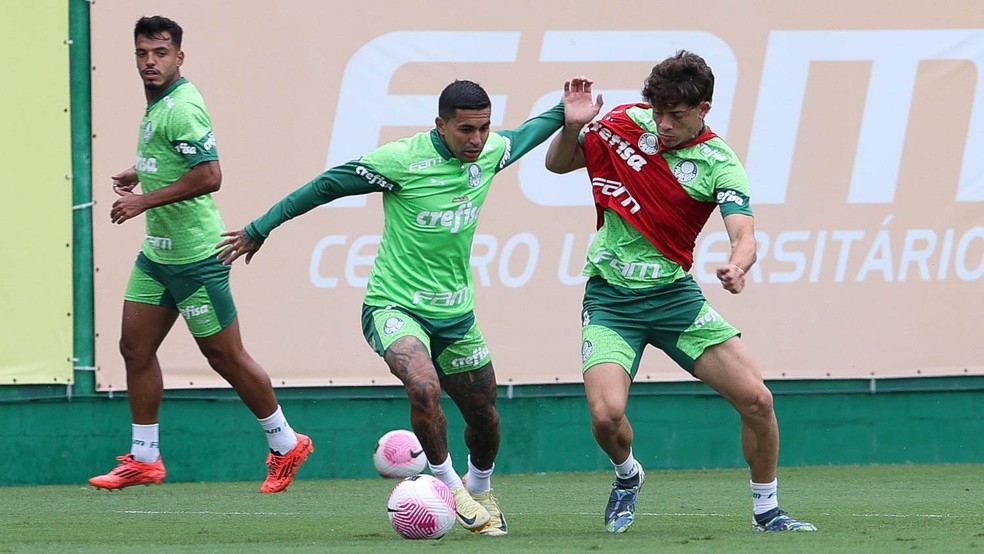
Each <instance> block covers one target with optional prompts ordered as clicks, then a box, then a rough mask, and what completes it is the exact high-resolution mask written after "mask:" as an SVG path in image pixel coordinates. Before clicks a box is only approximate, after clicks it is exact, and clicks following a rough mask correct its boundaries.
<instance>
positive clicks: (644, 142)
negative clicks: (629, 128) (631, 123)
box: [639, 133, 659, 156]
mask: <svg viewBox="0 0 984 554" xmlns="http://www.w3.org/2000/svg"><path fill="white" fill-rule="evenodd" d="M639 150H642V151H643V152H644V153H646V154H649V155H650V156H652V155H653V154H655V153H656V152H659V139H658V138H657V137H656V135H654V134H652V133H643V134H642V136H641V137H639Z"/></svg>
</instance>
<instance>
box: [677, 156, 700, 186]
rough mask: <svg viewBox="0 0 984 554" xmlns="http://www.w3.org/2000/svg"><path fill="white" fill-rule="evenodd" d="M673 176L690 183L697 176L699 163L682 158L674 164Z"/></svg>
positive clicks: (682, 181) (681, 181)
mask: <svg viewBox="0 0 984 554" xmlns="http://www.w3.org/2000/svg"><path fill="white" fill-rule="evenodd" d="M673 176H674V177H676V179H677V181H679V182H680V183H689V182H690V181H693V180H694V179H696V178H697V164H695V163H694V162H692V161H690V160H681V161H679V162H677V164H676V165H675V166H673Z"/></svg>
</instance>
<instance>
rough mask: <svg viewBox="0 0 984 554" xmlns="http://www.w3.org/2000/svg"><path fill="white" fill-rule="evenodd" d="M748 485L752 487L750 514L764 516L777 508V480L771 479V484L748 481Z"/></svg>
mask: <svg viewBox="0 0 984 554" xmlns="http://www.w3.org/2000/svg"><path fill="white" fill-rule="evenodd" d="M748 484H749V485H751V487H752V513H754V514H755V515H758V514H764V513H765V512H768V511H769V510H771V509H773V508H778V507H779V479H773V480H772V482H771V483H755V482H753V481H749V482H748Z"/></svg>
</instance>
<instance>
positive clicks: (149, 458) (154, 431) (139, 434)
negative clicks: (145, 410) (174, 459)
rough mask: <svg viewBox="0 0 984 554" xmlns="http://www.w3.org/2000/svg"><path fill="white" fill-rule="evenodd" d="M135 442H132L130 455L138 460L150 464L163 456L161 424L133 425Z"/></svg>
mask: <svg viewBox="0 0 984 554" xmlns="http://www.w3.org/2000/svg"><path fill="white" fill-rule="evenodd" d="M131 427H132V433H133V442H131V443H130V455H131V456H133V459H134V460H136V461H138V462H143V463H145V464H149V463H152V462H156V461H157V458H160V457H161V445H160V436H159V433H160V424H159V423H152V424H150V425H138V424H136V423H134V424H133V425H132V426H131Z"/></svg>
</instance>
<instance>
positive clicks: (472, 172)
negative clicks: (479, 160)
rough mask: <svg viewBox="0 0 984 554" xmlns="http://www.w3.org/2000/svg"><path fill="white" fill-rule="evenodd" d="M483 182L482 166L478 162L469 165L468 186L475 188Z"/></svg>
mask: <svg viewBox="0 0 984 554" xmlns="http://www.w3.org/2000/svg"><path fill="white" fill-rule="evenodd" d="M481 184H482V168H481V166H479V165H478V164H471V165H469V166H468V186H469V187H471V188H475V187H477V186H478V185H481Z"/></svg>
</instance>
